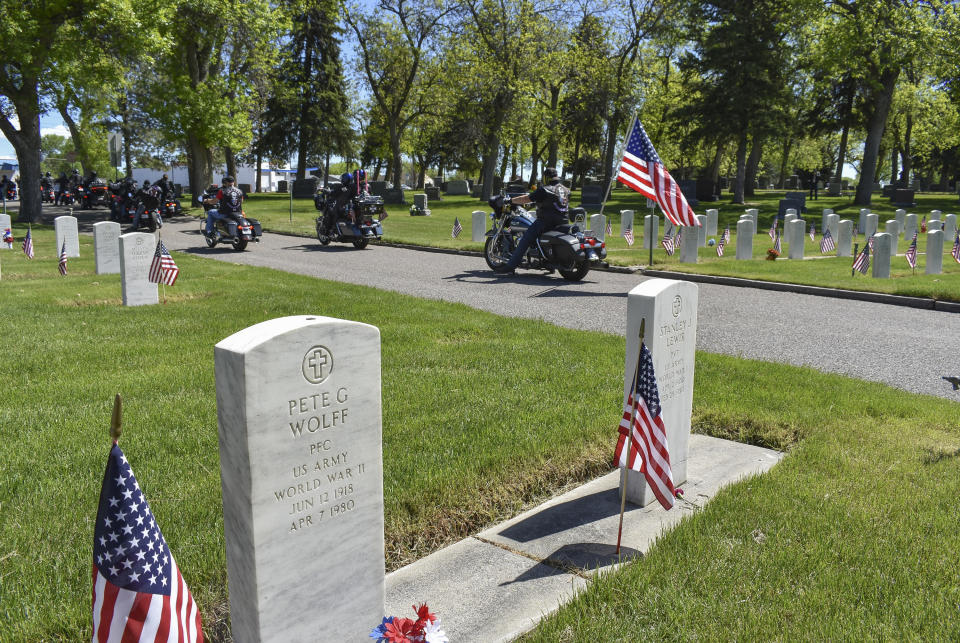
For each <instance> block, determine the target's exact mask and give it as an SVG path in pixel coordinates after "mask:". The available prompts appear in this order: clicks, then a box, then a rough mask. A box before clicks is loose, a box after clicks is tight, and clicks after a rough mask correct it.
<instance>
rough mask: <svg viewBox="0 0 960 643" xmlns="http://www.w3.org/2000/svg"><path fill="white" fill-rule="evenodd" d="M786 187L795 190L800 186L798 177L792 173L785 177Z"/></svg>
mask: <svg viewBox="0 0 960 643" xmlns="http://www.w3.org/2000/svg"><path fill="white" fill-rule="evenodd" d="M787 188H788V189H790V190H797V189H799V188H800V177H799V176H797V175H796V174H794V175H793V176H791V177H790V178H788V179H787Z"/></svg>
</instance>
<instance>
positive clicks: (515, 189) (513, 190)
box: [507, 181, 603, 199]
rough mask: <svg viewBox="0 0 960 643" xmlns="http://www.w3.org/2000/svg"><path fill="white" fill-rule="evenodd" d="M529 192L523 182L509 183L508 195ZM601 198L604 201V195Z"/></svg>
mask: <svg viewBox="0 0 960 643" xmlns="http://www.w3.org/2000/svg"><path fill="white" fill-rule="evenodd" d="M596 187H599V186H596ZM529 191H530V190H529V188H528V187H527V184H526V183H524V182H523V181H510V182H509V183H507V194H524V193H527V192H529ZM600 198H601V199H603V195H601V196H600Z"/></svg>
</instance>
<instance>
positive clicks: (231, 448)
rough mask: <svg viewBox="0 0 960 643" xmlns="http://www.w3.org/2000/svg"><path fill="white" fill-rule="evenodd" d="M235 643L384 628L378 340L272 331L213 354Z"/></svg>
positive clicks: (295, 329) (341, 330)
mask: <svg viewBox="0 0 960 643" xmlns="http://www.w3.org/2000/svg"><path fill="white" fill-rule="evenodd" d="M214 371H215V375H216V386H217V424H218V427H219V442H220V480H221V487H222V491H223V514H224V536H225V542H226V554H227V578H228V583H229V595H230V620H231V629H232V633H233V638H234V640H236V641H238V643H242V642H245V641H264V642H269V641H319V640H323V641H360V640H366V639H367V634H368V633H369V631H370V629H371V626H370V623H374V624H378V623H379V622H380V621H381V619H382V618H383V609H384V606H383V601H384V553H383V548H384V540H383V466H382V455H381V449H382V446H381V445H382V439H381V415H382V413H381V394H380V381H381V376H380V331H379V330H378V329H377V328H376V327H374V326H369V325H367V324H360V323H357V322H351V321H346V320H342V319H332V318H329V317H321V316H306V315H304V316H294V317H283V318H279V319H272V320H269V321H265V322H262V323H259V324H256V325H254V326H250V327H249V328H246V329H244V330H241V331H239V332H237V333H235V334H233V335H231V336H230V337H227V338H226V339H224V340H223V341H221V342H220V343H218V344H217V345H216V347H215V348H214Z"/></svg>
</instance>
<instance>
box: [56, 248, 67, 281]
mask: <svg viewBox="0 0 960 643" xmlns="http://www.w3.org/2000/svg"><path fill="white" fill-rule="evenodd" d="M57 270H59V271H60V274H61V275H64V276H66V274H67V242H66V240H64V242H63V245H62V246H61V247H60V263H58V264H57Z"/></svg>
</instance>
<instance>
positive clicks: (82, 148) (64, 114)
mask: <svg viewBox="0 0 960 643" xmlns="http://www.w3.org/2000/svg"><path fill="white" fill-rule="evenodd" d="M57 111H58V112H59V113H60V118H62V119H63V122H64V123H65V124H66V125H67V129H69V130H70V138H71V139H73V149H74V151H76V153H77V158H78V159H80V167H81V168H82V170H83V176H89V175H90V172H91V171H92V170H93V163H91V161H90V150H89V148H88V147H87V143H86V141H84V139H83V134H82V133H81V132H80V128H79V127H77V122H76V121H75V120H73V117H72V116H71V115H70V112H69V111H67V108H66V106H65V105H57Z"/></svg>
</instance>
